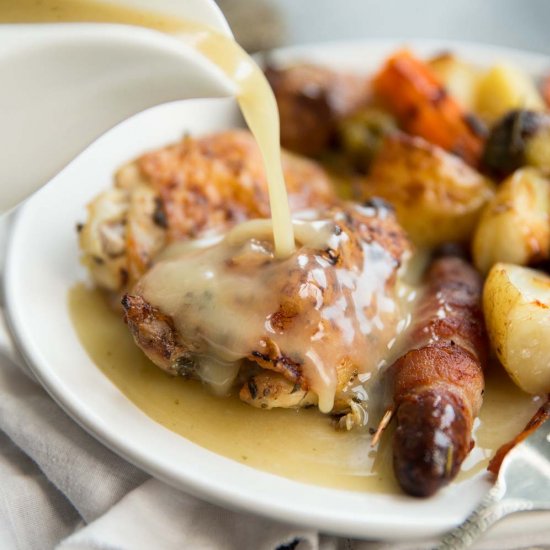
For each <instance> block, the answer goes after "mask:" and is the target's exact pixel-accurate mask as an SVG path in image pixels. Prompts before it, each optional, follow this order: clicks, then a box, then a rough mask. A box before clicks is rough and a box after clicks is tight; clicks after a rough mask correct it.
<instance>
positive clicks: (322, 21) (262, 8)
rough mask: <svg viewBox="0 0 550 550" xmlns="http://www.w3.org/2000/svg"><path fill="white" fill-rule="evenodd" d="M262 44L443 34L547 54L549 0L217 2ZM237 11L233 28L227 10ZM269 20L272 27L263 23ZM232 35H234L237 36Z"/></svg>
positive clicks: (255, 0) (548, 51)
mask: <svg viewBox="0 0 550 550" xmlns="http://www.w3.org/2000/svg"><path fill="white" fill-rule="evenodd" d="M219 3H220V6H221V7H222V9H223V10H224V11H226V13H227V15H228V19H229V21H230V23H231V24H232V26H233V27H234V29H235V30H236V31H237V30H238V31H239V32H237V33H236V34H240V33H244V34H250V35H254V34H255V35H256V36H257V38H256V40H257V41H259V43H261V42H262V40H263V42H264V46H268V47H269V46H275V45H284V44H298V43H306V42H324V41H328V40H342V39H353V38H369V37H371V38H398V39H399V38H447V39H460V40H471V41H476V42H486V43H490V44H497V45H504V46H511V47H516V48H522V49H527V50H533V51H539V52H543V53H548V54H550V0H219ZM237 13H238V20H239V23H240V24H237V26H236V27H235V24H234V22H233V21H232V20H231V19H232V14H237ZM270 20H271V21H272V26H270V25H269V21H270ZM237 38H238V37H237Z"/></svg>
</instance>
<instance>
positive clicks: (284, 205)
mask: <svg viewBox="0 0 550 550" xmlns="http://www.w3.org/2000/svg"><path fill="white" fill-rule="evenodd" d="M23 21H26V22H46V21H57V22H59V21H95V22H98V21H109V22H115V23H127V24H137V25H143V26H147V27H151V28H154V29H157V30H162V31H164V32H169V33H171V34H174V35H177V36H178V37H179V38H181V40H182V41H185V42H186V43H187V44H189V45H191V46H192V47H193V48H195V49H197V50H198V51H199V52H201V53H202V54H203V55H204V56H205V57H207V58H208V59H209V60H210V61H212V62H213V63H214V64H215V65H217V66H218V67H219V68H220V69H221V70H222V71H223V72H224V74H225V75H226V76H227V77H228V78H229V79H230V80H231V81H232V82H233V83H234V84H235V85H236V89H237V100H238V102H239V106H240V108H241V111H242V113H243V115H244V118H245V120H246V122H247V124H248V127H249V128H250V130H251V131H252V133H253V134H254V137H255V138H256V141H257V142H258V146H259V148H260V151H261V153H262V157H263V159H264V164H265V171H266V176H267V183H268V190H269V201H270V206H271V216H272V221H273V225H272V228H273V229H272V231H273V237H274V242H275V253H276V255H277V257H279V258H285V257H287V256H289V255H290V254H291V253H292V252H293V251H294V247H295V244H294V234H293V227H292V223H291V217H290V208H289V204H288V197H287V192H286V187H285V182H284V177H283V169H282V165H281V149H280V145H279V135H280V131H279V112H278V109H277V102H276V101H275V96H274V95H273V91H272V90H271V87H270V86H269V83H268V82H267V80H266V78H265V76H264V74H263V72H262V70H261V69H260V68H259V67H258V66H257V65H256V63H255V62H254V61H253V60H252V58H250V57H249V56H248V54H247V53H246V52H245V51H244V50H243V49H242V48H241V47H240V46H239V45H238V44H237V43H236V42H235V41H234V40H232V39H231V38H228V37H226V36H224V35H222V34H219V33H217V32H215V31H213V30H212V29H210V28H209V27H207V26H205V25H200V24H198V23H195V22H192V21H185V20H183V19H178V18H176V17H168V16H162V15H158V14H154V13H147V12H141V11H136V10H133V9H130V8H127V7H115V6H109V5H106V4H101V2H87V1H82V0H40V1H36V0H34V1H33V0H0V23H1V22H23Z"/></svg>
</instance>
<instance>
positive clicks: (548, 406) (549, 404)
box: [487, 395, 550, 476]
mask: <svg viewBox="0 0 550 550" xmlns="http://www.w3.org/2000/svg"><path fill="white" fill-rule="evenodd" d="M549 418H550V395H548V399H547V401H546V403H544V405H542V407H540V408H539V409H538V411H537V412H536V413H535V414H534V416H533V418H531V420H529V422H527V425H526V426H525V428H523V431H522V432H521V433H519V434H518V435H516V437H514V439H512V441H509V442H508V443H505V444H504V445H502V447H500V449H499V450H498V451H497V452H496V453H495V456H494V457H493V458H492V459H491V462H489V466H487V470H489V471H490V472H491V473H492V474H494V475H495V476H496V475H498V472H499V470H500V466H501V465H502V461H503V460H504V458H505V457H506V455H507V454H508V453H509V452H510V451H511V450H512V449H513V448H514V447H515V446H516V445H518V444H519V443H521V442H522V441H523V440H524V439H527V438H528V437H529V436H530V435H531V434H532V433H533V432H534V431H535V430H537V429H538V428H539V427H540V426H541V425H542V424H543V423H544V422H545V421H546V420H548V419H549Z"/></svg>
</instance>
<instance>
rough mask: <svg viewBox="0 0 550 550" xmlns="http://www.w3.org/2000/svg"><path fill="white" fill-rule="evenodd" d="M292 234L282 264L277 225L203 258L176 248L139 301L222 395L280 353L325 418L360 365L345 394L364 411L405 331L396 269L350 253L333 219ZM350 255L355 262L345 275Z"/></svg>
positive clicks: (370, 250) (301, 224) (211, 249)
mask: <svg viewBox="0 0 550 550" xmlns="http://www.w3.org/2000/svg"><path fill="white" fill-rule="evenodd" d="M345 215H346V214H345V213H344V212H340V213H339V214H337V215H336V218H335V220H336V221H338V216H341V217H342V220H343V219H344V217H345ZM379 215H383V214H379ZM294 229H295V235H296V237H297V240H298V244H299V247H298V249H297V251H296V252H295V253H294V254H292V255H291V256H290V257H288V258H286V259H284V260H281V259H277V258H276V257H275V252H274V247H273V243H272V239H271V238H270V234H271V222H270V221H269V220H252V221H249V222H245V223H243V224H241V225H239V226H237V227H235V228H234V229H232V230H231V231H230V232H229V233H228V234H227V236H226V237H225V238H224V239H223V240H221V241H220V242H218V243H217V244H214V245H210V246H206V247H205V248H202V249H201V248H194V249H189V248H187V249H185V248H183V249H182V247H181V245H178V244H176V245H175V247H177V251H178V252H176V253H173V252H171V250H170V247H169V248H167V249H166V252H165V257H171V259H169V260H164V261H159V262H158V263H157V264H156V265H155V266H153V268H152V269H151V270H150V271H149V272H148V273H146V274H145V276H144V277H143V278H142V279H141V280H140V282H139V283H138V285H137V288H136V289H134V290H133V291H132V294H140V295H141V296H143V298H144V299H145V300H146V301H147V302H148V303H149V304H151V305H153V306H154V307H158V308H159V309H160V310H161V311H162V312H163V313H164V314H166V315H169V316H170V317H171V318H172V320H173V321H174V325H175V328H176V331H177V332H178V334H180V335H182V338H183V341H184V342H185V345H186V347H188V348H189V349H191V350H192V356H193V366H192V368H193V371H194V375H195V376H197V375H198V377H199V378H200V379H201V380H203V381H206V382H207V383H208V384H209V385H210V386H211V387H212V388H213V389H214V390H215V391H216V393H218V394H226V393H228V391H229V390H230V389H232V386H233V382H234V380H235V379H236V377H237V375H238V373H239V370H240V366H241V364H242V362H243V360H245V359H249V360H251V361H254V357H255V356H260V357H265V356H270V357H271V356H273V350H277V351H276V352H275V353H274V355H275V356H277V357H284V358H288V360H289V361H291V362H292V363H293V364H295V365H296V368H299V369H300V370H301V372H303V376H304V378H305V380H307V383H308V387H309V390H310V391H311V392H313V393H314V394H315V396H316V397H317V399H318V406H319V409H320V410H321V411H322V412H325V413H328V412H330V411H332V410H333V407H334V402H335V394H336V389H337V385H338V382H339V380H338V373H339V369H340V368H342V369H343V368H346V365H353V368H352V369H350V372H353V373H354V374H353V379H352V380H351V381H350V387H349V388H348V389H347V391H349V392H352V393H353V392H355V393H354V395H353V396H352V397H354V401H355V402H360V403H362V404H364V408H366V402H367V401H368V394H367V393H366V392H365V387H366V386H368V382H369V380H370V378H371V376H372V375H374V374H376V373H377V370H378V368H379V366H380V365H381V364H383V362H384V360H385V359H386V357H387V356H388V352H389V350H390V349H391V348H392V347H393V345H394V344H395V342H396V339H397V337H398V336H399V334H400V333H401V332H403V331H404V330H405V328H406V327H407V319H408V317H407V316H406V315H404V311H403V309H402V308H401V307H400V300H399V297H398V295H397V294H398V291H397V290H396V289H395V288H394V285H393V279H391V278H392V275H393V274H394V271H395V269H396V260H395V259H394V258H393V257H392V256H391V254H390V253H389V252H388V251H386V250H385V249H384V248H383V247H382V246H381V245H380V244H379V243H378V242H376V241H373V242H372V243H367V242H363V243H362V244H361V245H358V246H357V247H356V248H352V247H351V246H350V245H348V241H349V237H348V234H347V233H346V232H344V231H343V230H342V229H341V227H340V226H339V225H338V224H337V223H335V221H334V220H332V219H323V218H322V217H321V218H320V219H315V220H296V221H295V222H294ZM346 247H347V248H349V249H350V252H349V253H350V254H352V253H357V258H353V259H350V260H349V261H348V262H341V265H339V264H340V262H337V261H336V256H338V255H340V254H344V253H345V250H346ZM390 282H392V284H391V285H390ZM407 297H408V296H404V297H403V298H407ZM401 318H402V319H403V320H404V322H401V323H400V322H398V321H399V319H401ZM373 378H374V377H373ZM355 386H358V387H360V388H361V390H359V389H356V388H355Z"/></svg>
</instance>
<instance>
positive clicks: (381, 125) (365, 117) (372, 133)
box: [338, 108, 397, 173]
mask: <svg viewBox="0 0 550 550" xmlns="http://www.w3.org/2000/svg"><path fill="white" fill-rule="evenodd" d="M396 130H397V122H396V121H395V119H394V118H393V116H391V115H390V114H389V113H387V112H386V111H383V110H381V109H376V108H365V109H361V110H360V111H357V112H356V113H354V114H353V115H351V116H349V117H347V118H345V119H343V120H342V121H341V122H340V124H339V126H338V139H339V145H340V150H341V151H342V153H343V154H344V156H345V157H346V159H347V160H349V161H350V162H351V163H352V164H353V166H354V168H355V169H356V170H358V171H359V172H362V173H366V172H367V171H368V169H369V166H370V164H371V162H372V159H373V158H374V157H375V155H376V153H377V152H378V150H379V149H380V146H381V145H382V141H383V140H384V137H385V136H387V135H388V134H391V133H393V132H395V131H396Z"/></svg>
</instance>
